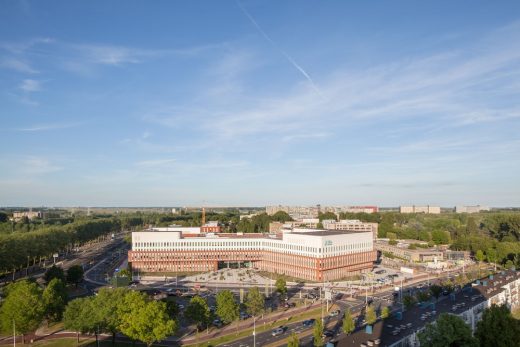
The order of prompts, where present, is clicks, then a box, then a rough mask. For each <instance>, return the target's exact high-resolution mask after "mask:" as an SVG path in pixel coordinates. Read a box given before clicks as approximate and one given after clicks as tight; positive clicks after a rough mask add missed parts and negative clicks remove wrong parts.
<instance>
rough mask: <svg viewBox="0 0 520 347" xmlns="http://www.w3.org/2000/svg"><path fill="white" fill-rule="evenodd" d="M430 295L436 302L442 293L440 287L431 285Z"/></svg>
mask: <svg viewBox="0 0 520 347" xmlns="http://www.w3.org/2000/svg"><path fill="white" fill-rule="evenodd" d="M430 293H432V296H433V297H434V298H435V300H438V299H439V296H441V293H442V287H441V286H439V285H437V284H432V285H431V286H430Z"/></svg>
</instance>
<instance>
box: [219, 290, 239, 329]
mask: <svg viewBox="0 0 520 347" xmlns="http://www.w3.org/2000/svg"><path fill="white" fill-rule="evenodd" d="M216 299H217V315H218V316H219V317H220V318H221V319H222V321H224V322H225V323H231V322H233V321H235V320H237V319H238V317H239V307H238V304H237V302H236V301H235V297H234V296H233V293H231V291H230V290H223V291H221V292H219V293H218V294H217V298H216Z"/></svg>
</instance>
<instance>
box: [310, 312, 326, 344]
mask: <svg viewBox="0 0 520 347" xmlns="http://www.w3.org/2000/svg"><path fill="white" fill-rule="evenodd" d="M312 336H313V337H314V347H323V345H324V344H325V343H324V341H323V322H322V321H321V319H317V320H316V324H314V330H313V332H312Z"/></svg>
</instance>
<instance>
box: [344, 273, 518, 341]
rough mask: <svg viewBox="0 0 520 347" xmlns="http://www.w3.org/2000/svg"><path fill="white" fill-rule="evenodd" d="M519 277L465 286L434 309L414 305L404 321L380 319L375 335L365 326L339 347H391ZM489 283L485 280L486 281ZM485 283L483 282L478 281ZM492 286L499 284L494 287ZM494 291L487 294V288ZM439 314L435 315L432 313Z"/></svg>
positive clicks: (495, 278) (498, 277) (513, 275)
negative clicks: (370, 345) (372, 343)
mask: <svg viewBox="0 0 520 347" xmlns="http://www.w3.org/2000/svg"><path fill="white" fill-rule="evenodd" d="M518 278H520V272H516V271H506V272H505V273H504V274H501V273H499V274H497V275H494V276H493V280H489V279H488V282H486V284H487V285H485V286H484V285H482V284H481V285H477V286H466V287H464V289H463V290H462V291H459V292H457V293H453V295H450V296H441V297H440V298H439V301H438V302H436V303H434V307H433V306H431V305H429V306H426V305H424V306H425V307H424V306H423V307H421V306H415V307H413V308H411V309H409V310H406V311H405V312H403V313H402V319H401V320H400V319H398V318H397V317H396V315H393V316H391V317H389V318H387V319H385V320H379V321H378V322H377V323H376V324H374V326H373V332H372V334H367V333H366V332H365V327H362V328H359V329H360V330H357V331H355V332H354V333H353V334H351V335H350V336H347V335H341V336H340V337H339V339H338V341H337V343H336V346H337V347H354V346H356V347H357V346H361V345H362V344H364V345H365V346H367V345H368V344H367V342H368V341H374V340H376V339H379V340H380V344H379V346H390V345H392V344H394V343H396V342H398V341H400V340H401V339H403V338H405V337H406V336H409V335H411V334H412V333H413V332H417V331H418V330H421V329H422V328H423V327H424V326H425V325H426V324H427V323H431V322H433V321H434V320H435V319H436V317H438V316H439V315H440V314H441V313H453V314H460V313H462V312H465V311H467V310H468V309H470V308H471V307H474V306H476V305H478V304H480V303H482V302H484V301H487V299H488V298H490V297H492V296H494V295H496V294H498V293H499V292H500V291H501V287H502V286H503V285H505V284H507V283H509V282H511V281H513V280H515V279H518ZM483 281H486V279H483ZM479 283H482V280H481V281H480V282H479ZM493 283H496V285H494V284H493ZM490 288H492V291H490V292H488V289H490ZM434 310H435V311H436V313H435V315H433V314H432V311H434ZM425 314H428V315H429V316H428V317H427V318H425V319H424V320H422V318H421V317H422V316H423V315H425ZM408 325H411V326H410V327H408ZM400 326H405V328H404V329H402V330H401V332H399V333H398V334H397V335H394V334H393V331H394V330H395V327H400Z"/></svg>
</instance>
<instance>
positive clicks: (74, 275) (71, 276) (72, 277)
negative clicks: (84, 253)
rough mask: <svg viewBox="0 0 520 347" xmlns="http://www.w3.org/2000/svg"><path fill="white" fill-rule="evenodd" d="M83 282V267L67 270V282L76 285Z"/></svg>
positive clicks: (74, 266)
mask: <svg viewBox="0 0 520 347" xmlns="http://www.w3.org/2000/svg"><path fill="white" fill-rule="evenodd" d="M81 281H83V267H81V265H73V266H71V267H70V268H69V269H68V270H67V282H69V283H71V284H74V285H76V286H77V285H78V283H79V282H81Z"/></svg>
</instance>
